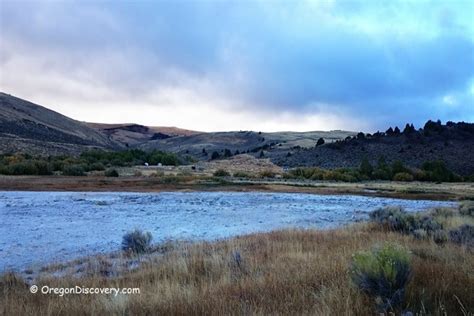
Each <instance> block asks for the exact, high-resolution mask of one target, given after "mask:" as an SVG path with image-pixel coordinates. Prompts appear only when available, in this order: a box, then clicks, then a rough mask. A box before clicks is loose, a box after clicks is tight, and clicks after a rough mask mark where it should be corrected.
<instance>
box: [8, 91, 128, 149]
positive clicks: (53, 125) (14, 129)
mask: <svg viewBox="0 0 474 316" xmlns="http://www.w3.org/2000/svg"><path fill="white" fill-rule="evenodd" d="M0 109H1V110H0V152H1V153H6V152H26V153H31V154H42V155H50V154H63V153H70V154H71V153H72V154H76V153H79V152H81V151H83V150H85V149H88V148H104V149H118V148H121V145H120V144H119V143H117V142H115V141H113V140H111V139H110V138H109V137H108V136H107V135H105V134H103V133H101V132H99V131H96V130H95V129H92V128H90V127H88V126H86V125H85V124H83V123H81V122H78V121H76V120H73V119H71V118H69V117H66V116H64V115H62V114H59V113H57V112H54V111H52V110H49V109H47V108H45V107H43V106H40V105H37V104H34V103H31V102H28V101H26V100H23V99H20V98H17V97H14V96H11V95H9V94H5V93H0Z"/></svg>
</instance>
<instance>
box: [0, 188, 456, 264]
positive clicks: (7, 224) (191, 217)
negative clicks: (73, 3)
mask: <svg viewBox="0 0 474 316" xmlns="http://www.w3.org/2000/svg"><path fill="white" fill-rule="evenodd" d="M387 205H399V206H402V207H404V208H405V209H407V210H408V211H421V210H425V209H428V208H432V207H436V206H451V205H453V203H452V202H440V201H424V200H401V199H391V198H379V197H364V196H348V195H314V194H299V193H257V192H253V193H248V192H245V193H241V192H166V193H103V192H0V272H1V271H4V270H9V269H14V270H18V269H25V268H27V267H38V266H40V265H45V264H48V263H51V262H55V261H64V260H71V259H74V258H78V257H83V256H86V255H92V254H98V253H106V252H110V251H115V250H118V249H120V243H121V240H122V236H123V235H124V233H126V232H127V231H130V230H133V229H134V228H139V229H142V230H145V231H150V232H151V233H152V234H153V237H154V242H162V241H164V240H168V239H173V240H177V239H179V240H214V239H219V238H227V237H232V236H236V235H241V234H247V233H252V232H262V231H270V230H275V229H281V228H290V227H298V228H333V227H337V226H341V225H345V224H348V223H351V222H354V221H358V220H363V219H366V218H367V216H368V215H367V214H368V212H370V211H372V210H374V209H376V208H378V207H382V206H387Z"/></svg>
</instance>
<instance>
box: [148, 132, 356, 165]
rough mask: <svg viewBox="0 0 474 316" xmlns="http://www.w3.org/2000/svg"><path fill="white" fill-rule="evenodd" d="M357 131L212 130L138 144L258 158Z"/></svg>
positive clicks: (204, 154)
mask: <svg viewBox="0 0 474 316" xmlns="http://www.w3.org/2000/svg"><path fill="white" fill-rule="evenodd" d="M355 134H356V133H354V132H348V131H328V132H327V131H315V132H275V133H262V132H253V131H238V132H213V133H197V134H194V135H188V136H179V137H172V138H165V139H156V140H151V141H148V142H146V143H144V144H141V145H140V146H139V147H140V148H141V149H144V150H150V149H159V150H164V151H171V152H175V153H179V154H186V155H190V156H192V157H194V158H196V159H199V160H203V159H209V158H211V155H212V153H214V152H217V153H219V155H221V156H223V155H225V151H226V149H227V150H228V151H230V153H231V154H232V155H234V154H235V153H237V152H238V153H249V154H252V155H254V156H257V157H258V155H259V154H260V152H261V151H262V150H264V151H265V152H266V153H267V154H268V155H267V158H268V157H272V156H273V155H278V153H285V154H286V153H287V152H288V150H290V148H293V147H298V146H299V147H313V146H314V145H315V144H316V142H317V140H318V139H319V138H320V137H322V138H324V139H325V140H326V142H334V141H336V140H340V139H344V138H346V137H348V136H352V135H355Z"/></svg>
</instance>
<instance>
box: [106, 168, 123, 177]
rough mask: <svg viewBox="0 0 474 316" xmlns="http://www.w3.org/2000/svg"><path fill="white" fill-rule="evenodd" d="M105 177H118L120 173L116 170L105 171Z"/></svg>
mask: <svg viewBox="0 0 474 316" xmlns="http://www.w3.org/2000/svg"><path fill="white" fill-rule="evenodd" d="M104 175H105V176H106V177H118V176H119V173H118V171H117V170H116V169H107V170H105V172H104Z"/></svg>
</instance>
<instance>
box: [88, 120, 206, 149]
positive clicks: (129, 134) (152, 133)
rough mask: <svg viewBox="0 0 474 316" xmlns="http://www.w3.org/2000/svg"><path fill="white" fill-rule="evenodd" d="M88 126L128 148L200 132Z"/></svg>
mask: <svg viewBox="0 0 474 316" xmlns="http://www.w3.org/2000/svg"><path fill="white" fill-rule="evenodd" d="M85 124H86V125H87V126H89V127H92V128H94V129H95V130H97V131H100V132H101V133H103V134H106V135H107V136H109V137H110V138H111V139H113V140H114V141H116V142H119V143H121V144H123V145H125V146H126V147H134V146H137V145H139V144H142V143H145V142H147V141H150V140H156V139H165V138H170V137H175V136H189V135H194V134H197V133H199V132H196V131H191V130H187V129H182V128H178V127H169V126H144V125H139V124H133V123H129V124H103V123H88V122H86V123H85Z"/></svg>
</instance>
